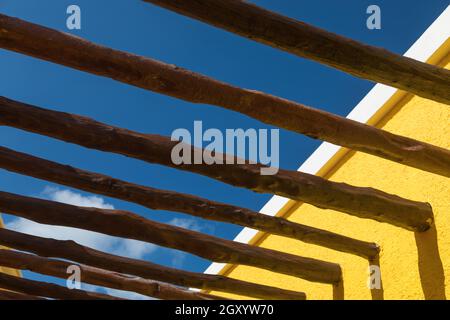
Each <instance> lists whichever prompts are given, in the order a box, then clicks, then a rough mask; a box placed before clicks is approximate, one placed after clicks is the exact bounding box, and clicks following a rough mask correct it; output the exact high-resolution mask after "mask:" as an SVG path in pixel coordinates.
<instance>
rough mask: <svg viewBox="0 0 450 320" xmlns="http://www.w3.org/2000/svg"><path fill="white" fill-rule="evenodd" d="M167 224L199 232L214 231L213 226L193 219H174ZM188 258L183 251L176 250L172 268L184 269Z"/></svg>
mask: <svg viewBox="0 0 450 320" xmlns="http://www.w3.org/2000/svg"><path fill="white" fill-rule="evenodd" d="M167 223H168V224H170V225H173V226H176V227H180V228H183V229H189V230H192V231H197V232H204V231H209V232H212V231H214V227H213V226H211V225H208V224H204V223H200V222H199V221H198V220H195V219H192V218H173V219H172V220H170V221H169V222H167ZM187 256H188V254H187V253H185V252H183V251H178V250H174V251H173V253H172V260H171V266H172V267H174V268H182V267H183V265H184V261H185V260H186V258H187Z"/></svg>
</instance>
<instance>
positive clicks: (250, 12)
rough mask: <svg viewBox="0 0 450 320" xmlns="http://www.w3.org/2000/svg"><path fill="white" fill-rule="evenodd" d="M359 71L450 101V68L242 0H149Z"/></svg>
mask: <svg viewBox="0 0 450 320" xmlns="http://www.w3.org/2000/svg"><path fill="white" fill-rule="evenodd" d="M144 1H145V2H149V3H153V4H155V5H158V6H160V7H163V8H166V9H169V10H171V11H175V12H177V13H179V14H182V15H185V16H188V17H191V18H194V19H197V20H200V21H203V22H205V23H208V24H210V25H213V26H215V27H218V28H221V29H225V30H227V31H229V32H232V33H235V34H238V35H240V36H243V37H245V38H248V39H251V40H254V41H257V42H260V43H263V44H266V45H269V46H272V47H274V48H277V49H281V50H284V51H287V52H289V53H292V54H294V55H297V56H299V57H302V58H306V59H310V60H313V61H316V62H319V63H322V64H325V65H327V66H329V67H333V68H335V69H338V70H341V71H344V72H346V73H349V74H351V75H353V76H356V77H359V78H363V79H367V80H371V81H374V82H379V83H384V84H386V85H389V86H392V87H395V88H398V89H402V90H405V91H408V92H411V93H414V94H416V95H419V96H422V97H425V98H428V99H432V100H436V101H439V102H442V103H446V104H450V71H448V70H446V69H444V68H439V67H436V66H433V65H430V64H426V63H423V62H420V61H417V60H414V59H411V58H407V57H404V56H401V55H398V54H395V53H392V52H390V51H387V50H385V49H381V48H377V47H374V46H369V45H366V44H363V43H360V42H357V41H355V40H352V39H349V38H346V37H343V36H340V35H337V34H334V33H331V32H328V31H325V30H323V29H320V28H317V27H314V26H312V25H309V24H306V23H304V22H300V21H297V20H295V19H292V18H288V17H285V16H282V15H280V14H277V13H275V12H272V11H268V10H265V9H263V8H261V7H258V6H256V5H254V4H251V3H249V2H247V1H241V0H196V1H185V0H144Z"/></svg>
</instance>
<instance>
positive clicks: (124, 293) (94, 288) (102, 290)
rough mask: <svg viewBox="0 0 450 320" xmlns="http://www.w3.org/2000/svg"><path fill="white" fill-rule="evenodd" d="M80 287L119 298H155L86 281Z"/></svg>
mask: <svg viewBox="0 0 450 320" xmlns="http://www.w3.org/2000/svg"><path fill="white" fill-rule="evenodd" d="M81 288H82V289H83V290H86V291H90V292H98V293H105V294H108V295H110V296H113V297H119V298H123V299H128V300H156V299H155V298H152V297H149V296H144V295H142V294H139V293H136V292H131V291H123V290H117V289H112V288H106V287H105V288H104V287H99V286H94V285H91V284H86V283H83V284H82V285H81Z"/></svg>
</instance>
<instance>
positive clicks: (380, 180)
mask: <svg viewBox="0 0 450 320" xmlns="http://www.w3.org/2000/svg"><path fill="white" fill-rule="evenodd" d="M448 47H449V46H448V43H447V44H446V52H447V53H448V52H449V50H448ZM441 49H442V48H441ZM439 64H440V65H441V66H445V67H447V68H449V69H450V55H447V57H446V58H445V59H443V60H441V62H440V63H439ZM391 103H392V102H391ZM395 105H396V106H395V107H394V108H393V109H392V110H391V111H390V112H389V113H387V114H386V115H385V116H384V117H383V118H382V119H381V121H377V122H378V123H376V126H377V127H381V128H383V129H385V130H387V131H391V132H395V133H397V134H400V135H403V136H407V137H412V138H415V139H418V140H421V141H425V142H429V143H431V144H434V145H437V146H441V147H443V148H446V149H450V106H448V105H444V104H439V103H437V102H434V101H431V100H426V99H423V98H420V97H416V96H411V95H406V96H405V95H403V98H402V99H401V100H400V102H396V103H395ZM323 176H325V177H326V178H329V179H331V180H334V181H339V182H346V183H349V184H352V185H356V186H370V187H374V188H377V189H380V190H383V191H386V192H389V193H393V194H397V195H399V196H402V197H405V198H408V199H413V200H417V201H426V202H429V203H430V204H431V205H432V207H433V211H434V215H435V227H434V228H432V229H431V230H429V231H427V232H425V233H421V234H414V233H413V232H410V231H406V230H403V229H401V228H398V227H394V226H391V225H389V224H385V223H379V222H375V221H372V220H367V219H360V218H356V217H353V216H350V215H347V214H344V213H340V212H336V211H332V210H322V209H318V208H315V207H313V206H310V205H307V204H296V205H295V206H294V207H293V208H290V209H289V210H288V212H287V213H283V215H284V216H285V217H289V219H290V220H292V221H295V222H299V223H303V224H307V225H311V226H314V227H317V228H322V229H326V230H330V231H333V232H336V233H339V234H342V235H346V236H349V237H353V238H356V239H361V240H365V241H375V242H376V243H378V244H379V245H380V246H381V254H380V258H379V265H380V270H381V274H382V283H383V285H382V290H373V291H371V290H370V289H368V287H367V280H368V267H369V262H368V261H367V260H364V259H362V258H360V257H357V256H353V255H351V254H346V253H340V252H337V251H334V250H330V249H326V248H323V247H320V246H315V245H311V244H305V243H302V242H300V241H295V240H290V239H287V238H282V237H278V236H273V235H270V236H267V237H265V238H262V239H260V240H259V242H258V243H256V244H258V245H260V246H261V247H265V248H271V249H275V250H280V251H285V252H290V253H293V254H297V255H300V256H306V257H313V258H317V259H321V260H326V261H330V262H335V263H338V264H340V265H341V267H342V271H343V279H344V281H343V286H341V287H339V288H333V286H331V285H324V284H318V283H312V282H308V281H303V280H301V279H297V278H294V277H290V276H284V275H280V274H276V273H272V272H269V271H264V270H262V269H257V268H252V267H247V266H237V267H234V268H228V269H225V271H224V272H222V274H225V275H228V276H230V277H233V278H238V279H242V280H246V281H251V282H256V283H262V284H267V285H272V286H276V287H281V288H285V289H291V290H297V291H304V292H306V294H307V297H308V299H333V298H334V299H424V298H426V299H445V298H446V297H450V179H448V178H444V177H441V176H438V175H435V174H431V173H427V172H423V171H420V170H417V169H414V168H410V167H406V166H403V165H400V164H397V163H394V162H391V161H387V160H383V159H381V158H377V157H374V156H371V155H367V154H364V153H360V152H357V153H355V152H348V153H347V154H346V155H345V156H344V157H343V158H341V160H340V161H339V162H338V163H337V164H336V165H335V167H334V168H333V169H332V170H328V173H327V174H324V175H323ZM279 215H280V214H279ZM372 264H373V263H372ZM215 294H219V295H222V296H226V295H225V294H223V293H218V292H215ZM232 297H234V298H236V296H232Z"/></svg>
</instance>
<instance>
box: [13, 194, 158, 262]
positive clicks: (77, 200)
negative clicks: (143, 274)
mask: <svg viewBox="0 0 450 320" xmlns="http://www.w3.org/2000/svg"><path fill="white" fill-rule="evenodd" d="M41 195H42V196H43V197H44V198H47V199H49V200H53V201H57V202H62V203H66V204H71V205H76V206H80V207H95V208H101V209H114V206H113V205H112V204H109V203H106V202H105V200H104V199H103V198H101V197H97V196H84V195H82V194H80V193H76V192H73V191H71V190H68V189H62V190H61V189H58V188H54V187H46V188H45V189H44V191H43V192H42V194H41ZM6 227H7V228H8V229H12V230H16V231H19V232H23V233H27V234H32V235H36V236H41V237H46V238H53V239H59V240H74V241H76V242H78V243H80V244H82V245H85V246H89V247H92V248H95V249H97V250H101V251H106V252H109V253H113V254H117V255H121V256H127V257H131V258H137V259H140V258H143V257H144V256H145V255H147V254H150V253H152V252H153V251H155V250H156V249H157V246H156V245H153V244H149V243H145V242H141V241H136V240H131V239H122V238H117V237H112V236H108V235H104V234H101V233H97V232H91V231H85V230H81V229H75V228H68V227H60V226H51V225H46V224H40V223H36V222H34V221H30V220H27V219H24V218H15V219H13V220H11V221H10V222H9V223H7V225H6Z"/></svg>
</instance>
